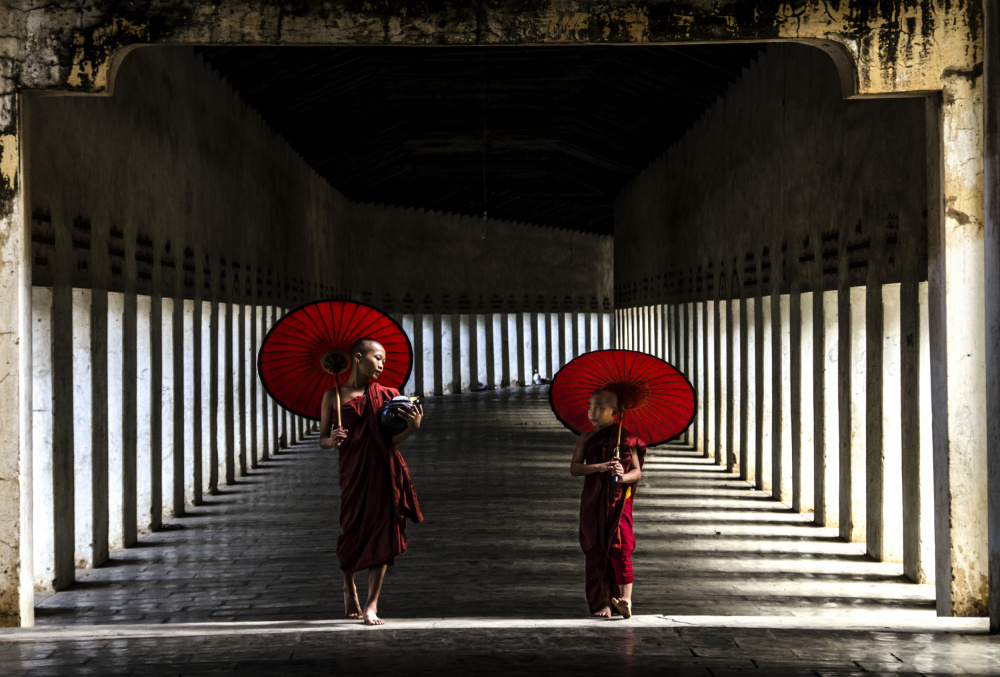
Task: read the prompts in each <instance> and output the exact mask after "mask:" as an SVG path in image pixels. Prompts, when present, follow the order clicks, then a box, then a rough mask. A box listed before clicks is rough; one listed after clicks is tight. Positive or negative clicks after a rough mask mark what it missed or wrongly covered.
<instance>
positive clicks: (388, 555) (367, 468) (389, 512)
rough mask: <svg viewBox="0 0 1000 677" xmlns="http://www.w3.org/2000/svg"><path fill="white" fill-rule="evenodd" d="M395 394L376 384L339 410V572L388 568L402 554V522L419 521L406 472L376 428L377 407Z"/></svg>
mask: <svg viewBox="0 0 1000 677" xmlns="http://www.w3.org/2000/svg"><path fill="white" fill-rule="evenodd" d="M398 394H399V392H398V391H396V390H394V389H392V388H386V387H384V386H381V385H379V384H378V383H375V382H372V383H369V384H368V388H367V389H366V390H365V393H364V394H363V395H359V396H358V397H355V398H354V399H353V400H351V401H350V402H347V403H345V404H344V405H342V406H341V417H342V423H343V426H344V428H346V429H347V439H346V440H344V442H343V443H341V445H340V455H339V456H340V529H341V534H340V537H339V538H338V539H337V559H339V560H340V568H341V569H342V570H343V571H351V572H353V571H361V570H362V569H369V568H372V567H378V566H381V565H383V564H392V560H393V558H394V557H395V556H396V555H399V554H401V553H403V552H405V551H406V518H410V519H411V520H413V521H414V522H420V521H422V520H423V519H424V516H423V515H422V514H421V513H420V504H419V503H417V494H416V492H415V491H414V490H413V483H412V482H411V481H410V471H409V470H407V468H406V462H405V461H403V456H402V455H401V454H400V453H399V450H397V449H396V447H394V446H393V444H392V440H391V438H390V437H389V436H388V435H387V434H386V433H385V432H383V431H382V428H381V427H380V426H379V424H378V408H379V407H380V406H382V404H383V403H384V402H385V401H386V400H389V399H392V398H393V397H396V396H397V395H398Z"/></svg>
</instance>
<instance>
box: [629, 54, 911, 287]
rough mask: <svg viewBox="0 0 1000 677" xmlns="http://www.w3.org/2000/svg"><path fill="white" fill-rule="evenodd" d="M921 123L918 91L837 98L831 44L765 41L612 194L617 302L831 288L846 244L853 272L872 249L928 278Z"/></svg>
mask: <svg viewBox="0 0 1000 677" xmlns="http://www.w3.org/2000/svg"><path fill="white" fill-rule="evenodd" d="M924 127H925V118H924V102H923V100H922V99H921V98H912V99H907V98H896V99H871V100H845V99H843V98H842V94H841V91H840V85H839V82H838V80H837V72H836V69H835V68H834V65H833V62H832V61H831V60H830V59H829V57H828V56H827V55H826V54H825V53H823V52H821V51H820V50H818V49H815V48H813V47H809V46H804V45H770V46H768V47H767V48H766V50H765V52H764V53H763V54H762V55H761V57H760V58H759V59H758V60H757V62H756V63H754V64H753V65H752V66H751V67H750V68H749V69H748V70H747V71H746V72H745V73H744V77H743V78H742V79H741V80H740V81H739V82H737V83H735V84H734V85H733V86H732V87H731V88H730V89H729V90H728V92H727V93H726V95H725V97H723V98H721V99H720V100H719V101H718V102H717V103H716V105H715V106H713V107H712V108H711V109H710V110H709V111H708V112H707V113H706V114H705V115H704V116H703V117H702V118H701V120H699V122H698V123H697V124H696V125H695V126H694V127H693V128H692V129H691V130H689V131H688V133H687V134H686V135H685V136H684V137H683V138H682V139H681V140H680V141H679V142H678V143H677V144H675V145H674V146H672V147H671V148H669V149H667V151H666V152H665V153H664V154H663V155H662V156H661V157H660V158H658V159H657V160H656V161H655V162H653V163H652V164H651V165H650V166H649V167H648V168H647V169H646V170H644V171H643V172H642V173H641V174H640V175H639V176H638V177H637V178H636V179H635V180H633V181H632V182H631V183H630V184H629V185H628V186H627V187H626V188H625V189H624V190H623V191H622V192H621V194H620V195H619V197H618V199H617V201H616V208H615V237H616V241H617V246H616V248H615V271H616V273H615V303H616V305H618V306H628V305H639V304H643V303H649V302H656V301H671V302H673V301H676V300H679V299H683V298H706V297H707V298H713V297H714V296H716V294H718V293H719V289H720V288H723V289H735V290H741V292H734V294H735V293H742V294H743V295H744V296H752V295H754V294H756V293H763V294H765V295H767V294H769V293H771V292H772V291H773V290H777V291H779V292H781V293H788V292H789V291H791V289H792V288H793V287H794V288H797V289H800V290H808V289H817V290H819V289H833V288H836V286H837V283H838V274H839V270H838V261H839V260H840V259H841V258H845V259H846V261H847V271H846V274H847V280H846V283H847V285H848V286H857V285H861V284H864V283H865V282H866V280H867V272H868V267H869V262H871V261H873V260H874V259H875V257H876V256H878V257H880V258H881V261H883V262H884V265H880V266H879V269H878V270H877V271H876V273H877V276H878V277H879V278H882V279H880V280H879V281H880V282H897V281H899V280H900V279H901V276H902V270H903V261H904V259H906V260H913V261H914V264H915V267H916V268H917V269H918V270H919V271H921V273H920V275H921V277H920V279H927V229H928V226H927V215H926V212H925V209H926V205H927V198H926V194H927V193H926V191H927V187H926V183H927V181H926V150H925V129H924ZM720 280H722V281H725V282H728V283H729V284H727V285H726V286H725V287H721V285H722V283H721V282H720ZM723 293H725V292H723Z"/></svg>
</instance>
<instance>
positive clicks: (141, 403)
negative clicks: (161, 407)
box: [135, 294, 160, 534]
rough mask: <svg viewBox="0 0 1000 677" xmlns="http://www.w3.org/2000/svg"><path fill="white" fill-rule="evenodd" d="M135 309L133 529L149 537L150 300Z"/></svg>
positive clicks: (141, 297)
mask: <svg viewBox="0 0 1000 677" xmlns="http://www.w3.org/2000/svg"><path fill="white" fill-rule="evenodd" d="M135 308H136V325H135V331H136V334H135V335H136V350H135V359H136V362H135V368H136V377H137V383H136V400H135V401H136V447H135V454H136V456H135V459H136V460H135V478H136V499H137V504H136V527H137V528H138V530H139V533H140V534H148V533H149V532H150V527H151V525H152V519H153V476H152V467H153V458H152V439H153V438H152V435H151V432H152V422H151V419H152V399H153V388H154V387H156V388H159V387H160V384H159V383H153V361H152V360H153V352H152V348H153V339H152V335H151V334H152V332H151V330H152V327H151V326H150V322H151V321H152V311H153V306H152V299H151V298H150V297H149V296H146V295H145V294H138V295H136V298H135Z"/></svg>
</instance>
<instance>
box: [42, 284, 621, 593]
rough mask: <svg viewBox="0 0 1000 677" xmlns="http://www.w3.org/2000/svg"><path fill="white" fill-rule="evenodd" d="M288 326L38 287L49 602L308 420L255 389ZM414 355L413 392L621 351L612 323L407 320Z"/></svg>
mask: <svg viewBox="0 0 1000 677" xmlns="http://www.w3.org/2000/svg"><path fill="white" fill-rule="evenodd" d="M283 313H284V310H283V309H282V308H279V307H276V306H271V305H267V306H264V305H241V304H235V303H234V304H229V303H225V302H211V301H198V302H195V301H193V300H190V299H188V300H181V301H177V300H175V299H173V298H163V297H160V296H145V295H136V294H122V293H115V292H110V293H109V292H102V291H97V290H90V289H70V288H63V287H56V288H55V289H53V288H45V287H35V288H33V289H32V378H33V383H32V387H33V394H32V397H33V412H32V443H31V449H32V482H33V487H34V489H33V497H34V498H33V505H32V508H31V511H30V512H31V515H32V519H33V527H32V533H33V548H32V551H33V560H34V561H33V570H34V572H35V574H34V580H35V587H36V588H37V589H40V590H53V589H60V588H63V587H65V586H67V585H69V584H70V583H72V582H73V580H74V579H75V569H76V568H85V567H93V566H99V565H100V564H102V563H104V562H105V561H107V559H108V555H109V551H110V550H112V549H116V548H123V547H128V546H131V545H133V544H134V543H135V542H136V540H137V538H138V536H139V535H141V534H144V533H149V532H151V531H155V530H156V529H158V528H160V527H161V526H162V524H163V522H164V520H165V519H169V518H170V517H179V516H181V515H183V514H184V511H185V509H186V508H187V507H189V506H193V505H198V504H200V503H201V502H202V499H203V497H204V496H205V495H206V494H211V493H214V492H215V491H217V490H218V489H219V488H220V487H223V486H226V485H230V484H233V483H235V482H236V481H237V479H238V478H239V477H241V476H243V475H246V474H247V471H248V469H250V468H254V467H256V465H257V463H258V462H259V461H262V460H266V459H267V458H268V457H269V455H271V454H276V453H278V449H279V448H280V447H281V446H283V445H287V444H294V443H296V442H297V441H298V440H299V439H300V438H301V437H302V436H303V435H304V434H305V433H306V431H307V429H308V427H309V426H310V425H311V422H308V421H307V420H306V419H302V418H300V417H297V416H294V415H291V414H289V413H288V412H286V411H284V410H283V409H281V408H279V407H278V406H277V404H276V403H275V402H273V401H272V400H271V399H270V398H269V397H268V396H267V394H266V393H265V391H264V389H263V387H262V386H261V384H260V383H259V381H258V379H257V373H256V357H257V351H258V349H259V346H260V343H261V341H262V340H263V337H264V336H265V334H266V333H267V330H268V329H269V328H270V327H271V326H272V325H273V324H274V323H275V322H276V321H277V320H278V319H279V318H280V317H281V315H282V314H283ZM397 319H398V320H399V321H401V324H402V325H403V327H404V329H405V330H406V332H407V334H408V335H409V336H410V338H411V341H412V342H413V343H414V353H415V356H417V358H418V359H415V360H414V369H413V371H412V372H411V376H410V380H409V382H408V383H407V385H406V387H405V392H408V393H410V394H418V395H433V394H447V393H452V392H458V391H459V390H461V391H469V390H476V389H479V387H480V384H483V385H490V384H491V385H492V386H493V387H497V388H500V387H508V386H516V385H525V384H530V383H531V382H532V375H533V373H534V372H535V371H537V372H538V373H539V375H540V377H542V378H550V377H551V372H553V371H555V370H556V369H558V367H559V366H561V365H562V364H564V363H565V362H567V361H568V360H570V359H572V358H573V357H575V356H577V355H579V354H581V353H583V352H586V351H588V350H594V349H597V348H599V347H608V346H609V345H610V342H611V332H612V327H611V321H612V316H611V314H610V313H583V312H580V313H491V314H458V315H439V314H436V315H431V314H425V315H402V316H399V317H398V318H397Z"/></svg>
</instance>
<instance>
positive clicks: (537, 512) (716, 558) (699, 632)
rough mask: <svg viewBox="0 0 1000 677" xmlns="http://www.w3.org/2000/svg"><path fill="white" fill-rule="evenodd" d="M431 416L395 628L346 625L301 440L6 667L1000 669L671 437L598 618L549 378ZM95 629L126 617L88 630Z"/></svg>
mask: <svg viewBox="0 0 1000 677" xmlns="http://www.w3.org/2000/svg"><path fill="white" fill-rule="evenodd" d="M425 411H426V417H425V424H424V430H422V432H421V434H419V435H418V436H415V437H414V438H412V439H411V440H409V441H408V442H407V443H406V444H405V446H404V447H403V450H404V454H405V455H406V458H407V461H408V463H409V465H410V469H411V473H412V475H413V478H414V483H415V485H416V487H417V491H418V494H419V497H420V501H421V505H422V507H423V510H424V514H425V518H426V519H425V521H424V522H423V523H421V524H419V525H412V524H411V525H409V527H408V537H409V546H410V551H409V552H408V553H406V554H404V555H403V556H401V557H399V558H397V560H396V564H395V565H394V566H393V567H391V568H390V570H389V574H388V576H387V579H386V585H385V588H384V590H383V594H382V598H381V600H380V605H379V608H380V612H381V614H382V615H383V617H385V618H386V619H387V620H388V622H389V624H390V625H389V626H388V627H387V628H386V629H384V630H377V629H371V628H364V627H363V626H361V625H359V624H358V623H356V622H352V623H347V622H346V621H342V620H340V619H341V618H342V616H343V602H342V598H341V591H340V582H339V572H338V570H337V561H336V554H335V543H336V536H337V533H338V529H339V527H338V520H337V508H338V503H339V491H338V481H337V476H336V473H337V463H336V455H335V454H334V453H330V452H327V451H323V450H320V449H319V448H318V446H317V444H316V443H315V438H310V439H307V440H306V441H304V442H303V443H301V444H299V445H297V446H295V447H293V448H291V449H288V450H286V451H285V452H283V453H282V454H281V455H279V456H278V457H277V458H274V459H272V460H270V461H269V462H267V463H266V464H264V465H263V466H262V467H261V468H259V469H257V470H254V471H252V472H251V474H250V475H249V476H248V477H245V478H241V479H240V480H239V481H238V483H237V485H236V486H233V487H227V488H226V489H225V490H224V491H223V493H221V494H220V495H217V496H212V497H211V498H210V500H209V501H208V502H206V504H205V505H204V506H200V507H198V508H195V509H193V510H192V511H191V514H190V515H188V516H186V517H184V518H181V519H177V520H174V521H173V522H172V523H171V524H170V525H169V527H170V528H167V529H164V530H162V531H160V532H157V533H154V534H150V535H148V536H145V537H143V538H142V540H141V542H140V544H139V546H138V547H135V548H131V549H128V550H124V551H116V552H115V553H114V554H113V562H112V564H111V565H110V566H107V567H103V568H100V569H97V570H94V571H91V572H87V573H85V574H81V576H80V579H81V580H80V582H78V583H77V584H75V585H74V586H72V587H71V588H69V589H68V590H65V591H62V592H59V593H57V594H54V595H51V596H48V597H45V598H44V599H40V600H39V601H38V603H37V624H38V625H39V626H43V627H41V628H37V629H35V630H13V631H3V632H0V674H4V675H6V674H20V671H22V670H27V671H29V672H27V673H25V674H72V673H73V672H74V670H75V671H76V672H79V673H83V672H94V673H100V674H109V673H115V672H128V671H132V670H135V671H136V672H137V673H142V674H146V673H148V672H149V670H150V668H151V666H153V667H156V668H157V670H160V671H162V672H163V674H185V675H187V674H203V673H207V674H215V673H236V674H250V673H255V672H263V673H268V674H281V673H282V670H283V669H284V668H282V667H281V666H286V667H287V666H289V665H291V664H292V663H294V664H295V665H296V668H295V672H296V674H311V673H309V672H308V669H312V668H314V669H315V671H316V672H317V673H326V672H327V671H331V672H332V671H334V670H337V671H340V672H350V671H351V670H352V669H358V670H361V669H365V670H368V671H369V672H370V671H373V670H374V671H375V672H380V671H383V670H384V671H396V672H402V673H403V674H406V673H407V668H409V669H411V670H413V669H415V666H418V665H419V666H436V669H440V670H465V671H469V670H471V669H472V666H473V665H475V666H477V667H476V668H475V669H476V670H477V671H484V670H485V671H488V670H487V668H489V669H494V670H496V671H497V672H507V671H509V670H510V669H512V667H516V668H517V669H519V670H522V672H523V671H527V672H528V673H529V674H530V673H531V670H530V669H529V668H531V667H532V666H534V667H535V668H537V669H538V670H539V671H543V669H544V666H545V665H546V663H547V662H548V661H559V662H561V664H562V665H564V666H578V667H588V668H590V667H594V666H597V665H601V664H602V663H603V662H606V663H608V665H616V664H618V663H619V661H623V660H625V661H632V664H631V665H632V669H634V670H636V671H640V672H641V671H643V668H644V667H650V668H652V667H653V666H659V668H661V669H662V668H663V667H664V666H666V665H670V666H672V667H675V668H683V669H684V670H686V671H689V672H690V673H691V674H715V675H719V674H725V673H726V671H727V670H738V671H742V670H747V671H753V672H755V673H756V674H763V672H767V671H768V670H771V671H773V672H775V673H781V674H791V673H792V672H795V671H800V672H802V673H803V674H816V673H814V672H810V671H811V670H813V669H816V670H820V671H822V670H824V669H828V670H833V671H844V670H849V671H860V670H861V669H862V667H864V669H868V670H875V671H893V672H900V671H902V672H912V673H932V672H937V671H942V672H948V673H960V672H970V673H977V672H978V673H982V674H986V673H989V672H990V671H991V670H992V669H993V668H994V667H996V666H1000V645H998V643H997V642H996V641H995V640H993V639H991V638H990V637H989V636H987V635H985V634H983V633H985V629H986V627H987V624H986V621H985V619H954V620H951V619H944V620H938V619H936V617H935V614H934V604H933V587H932V586H918V585H914V584H911V583H908V582H907V581H906V580H905V579H904V578H903V577H902V576H901V567H900V566H898V565H891V564H882V563H877V562H872V561H870V560H869V559H867V558H866V557H865V556H864V554H863V547H862V546H861V545H860V544H849V543H844V542H842V541H840V540H838V539H837V537H836V531H835V529H827V528H817V527H814V526H812V525H811V524H810V523H809V522H808V520H807V518H805V517H803V516H801V515H798V514H795V513H793V512H792V511H791V510H790V509H789V508H788V507H787V506H784V505H782V504H780V503H777V502H775V501H772V500H770V499H769V498H767V497H766V496H765V495H763V494H762V493H760V492H758V491H755V490H753V489H752V488H750V486H749V485H748V484H747V483H745V482H741V481H740V480H739V479H738V478H736V477H734V476H733V475H731V474H728V473H726V472H725V470H724V468H723V469H720V468H718V467H716V466H714V465H711V464H709V463H708V462H707V461H705V460H704V459H702V458H700V456H699V455H698V454H697V453H695V452H693V451H691V450H689V449H684V448H680V447H662V448H657V449H653V450H650V453H649V455H648V456H647V460H646V466H645V471H644V472H645V474H644V478H643V483H642V488H641V490H640V492H639V494H638V496H637V501H636V510H635V521H636V531H637V539H638V549H637V552H636V557H635V560H634V561H635V570H636V583H635V593H634V595H635V610H636V614H637V616H636V617H635V618H633V620H632V621H629V622H625V621H622V620H614V621H597V620H592V619H589V618H586V606H585V604H584V600H583V587H582V583H583V581H582V579H583V558H582V554H581V553H580V550H579V545H578V543H577V523H576V519H577V517H576V516H577V509H578V500H579V492H580V487H581V480H580V479H579V478H574V477H571V476H570V475H569V473H568V465H569V458H570V454H571V452H572V448H573V443H574V439H575V438H574V436H573V435H572V434H571V433H569V432H567V431H566V430H565V429H563V428H562V427H561V426H560V425H559V424H558V422H556V420H555V419H554V418H553V417H552V415H551V414H550V413H549V409H548V402H547V390H546V389H545V388H544V387H535V388H522V389H512V390H505V391H500V392H489V393H478V394H468V395H458V396H452V397H445V398H436V399H429V400H427V401H426V402H425ZM358 578H359V591H360V593H361V595H362V599H363V597H364V581H363V580H362V577H361V576H359V577H358ZM705 617H711V618H705ZM737 617H739V618H737ZM747 617H753V618H747ZM428 619H431V620H428ZM434 619H438V620H434ZM441 619H443V620H441ZM245 622H254V623H250V624H247V623H245ZM205 623H211V624H212V625H192V624H205ZM234 623H239V624H238V625H237V624H234ZM106 624H130V625H129V626H128V627H127V628H122V627H118V628H117V629H116V628H114V627H103V628H102V627H95V626H105V625H106ZM163 624H169V625H167V626H165V625H163ZM54 626H73V627H69V628H57V627H54ZM834 629H836V631H833V630H834ZM890 629H891V630H892V631H893V632H891V633H890V632H885V631H887V630H890ZM945 630H949V631H951V632H956V631H957V632H960V633H963V634H946V633H945V632H944V631H945ZM918 631H919V632H918ZM378 633H381V634H378ZM445 649H446V650H445ZM387 652H394V653H391V654H390V653H387ZM487 659H488V660H487ZM289 661H291V663H289ZM477 661H479V662H478V663H477ZM483 661H486V662H485V663H484V662H483ZM921 661H922V662H921ZM487 664H488V665H487ZM310 666H311V668H310ZM484 666H485V667H484ZM287 669H291V668H290V667H288V668H287ZM303 670H306V672H303ZM706 670H711V672H707V671H706ZM761 671H763V672H761Z"/></svg>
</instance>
